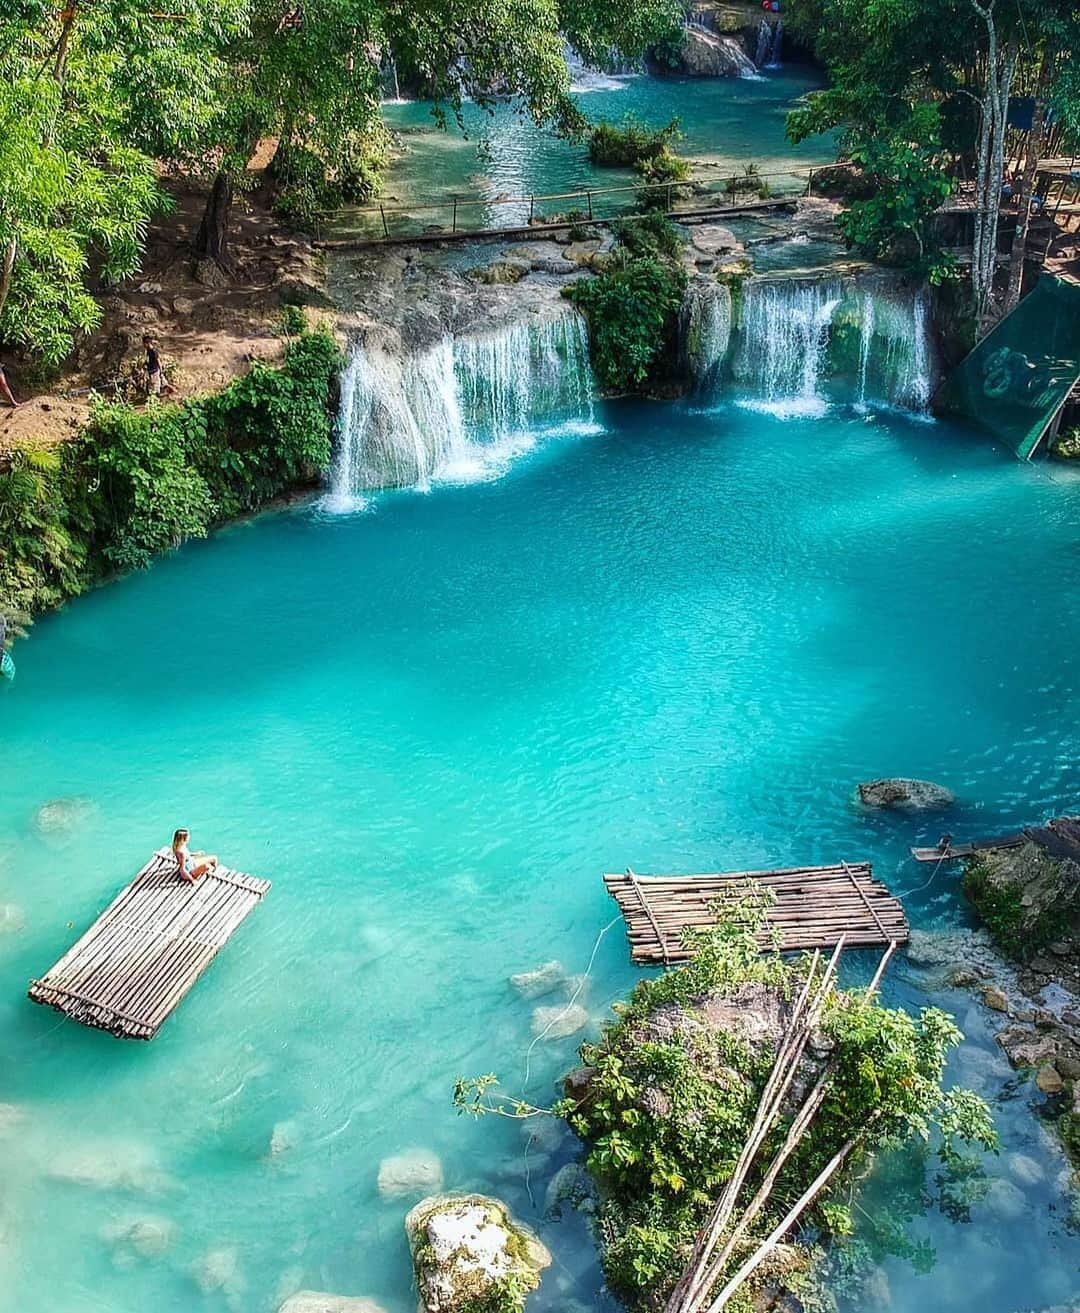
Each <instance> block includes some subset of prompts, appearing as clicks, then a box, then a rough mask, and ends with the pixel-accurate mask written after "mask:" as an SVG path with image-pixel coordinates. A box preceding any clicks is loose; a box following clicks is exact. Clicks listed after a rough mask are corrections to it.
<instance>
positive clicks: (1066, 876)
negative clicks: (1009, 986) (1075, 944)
mask: <svg viewBox="0 0 1080 1313" xmlns="http://www.w3.org/2000/svg"><path fill="white" fill-rule="evenodd" d="M1053 824H1058V822H1053V823H1052V825H1053ZM1051 831H1052V826H1051V827H1047V830H1046V831H1043V832H1042V833H1048V832H1051ZM964 892H965V893H966V894H967V896H968V897H969V898H970V899H971V901H972V903H973V904H974V906H975V908H976V910H978V911H979V912H980V913H982V915H983V916H984V918H985V920H986V922H987V924H988V925H989V926H991V927H993V928H995V932H996V934H997V935H998V938H999V940H1000V942H1001V943H1002V946H1003V947H1004V948H1005V950H1006V951H1007V952H1010V953H1012V954H1014V955H1015V956H1017V957H1021V958H1025V959H1028V965H1029V969H1030V970H1031V971H1032V972H1034V973H1036V974H1037V975H1040V976H1049V977H1059V976H1060V977H1064V976H1067V974H1068V972H1069V969H1070V963H1071V961H1072V954H1071V953H1070V952H1069V951H1068V945H1067V943H1065V941H1064V940H1063V938H1062V932H1063V931H1064V932H1066V933H1071V932H1075V931H1077V930H1080V863H1078V862H1076V861H1073V860H1071V859H1070V858H1068V857H1065V856H1058V855H1056V854H1055V853H1053V852H1051V851H1049V850H1048V849H1047V848H1046V847H1045V846H1043V845H1042V844H1040V843H1035V842H1033V841H1032V840H1031V839H1028V840H1026V841H1025V842H1024V843H1021V844H1018V845H1017V846H1016V847H1012V848H988V849H983V850H981V851H980V852H978V853H976V854H975V855H974V857H972V858H969V860H968V862H967V864H966V868H965V871H964ZM1048 941H1049V942H1053V943H1055V944H1064V946H1065V947H1066V949H1067V952H1066V954H1058V953H1052V954H1045V955H1042V954H1039V953H1038V950H1039V949H1040V948H1041V947H1042V945H1043V944H1046V943H1047V942H1048ZM1035 983H1037V984H1039V985H1043V984H1045V983H1046V982H1045V981H1038V982H1035Z"/></svg>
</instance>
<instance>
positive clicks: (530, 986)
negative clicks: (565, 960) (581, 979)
mask: <svg viewBox="0 0 1080 1313" xmlns="http://www.w3.org/2000/svg"><path fill="white" fill-rule="evenodd" d="M567 979H568V976H567V972H566V968H565V967H564V966H563V964H562V963H561V962H554V961H553V962H545V963H544V964H543V966H538V967H537V968H536V970H535V971H521V972H519V973H518V974H517V975H516V976H511V977H510V988H511V989H513V990H514V991H515V992H516V993H518V994H520V995H521V997H522V998H543V996H544V995H545V994H552V993H554V992H555V990H557V989H560V988H561V987H562V986H563V985H565V984H566V981H567Z"/></svg>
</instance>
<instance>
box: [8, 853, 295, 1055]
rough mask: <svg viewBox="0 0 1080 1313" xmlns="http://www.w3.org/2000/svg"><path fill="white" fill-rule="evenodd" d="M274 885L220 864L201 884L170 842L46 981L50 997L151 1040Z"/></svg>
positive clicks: (75, 1015)
mask: <svg viewBox="0 0 1080 1313" xmlns="http://www.w3.org/2000/svg"><path fill="white" fill-rule="evenodd" d="M269 888H270V881H269V880H257V879H256V878H255V877H254V876H251V875H244V874H242V873H240V872H239V871H230V870H228V869H227V868H226V867H223V866H219V867H218V868H217V869H216V870H215V871H214V872H213V873H212V874H209V875H205V876H203V878H202V879H201V880H199V882H198V883H197V884H194V885H192V884H187V883H185V881H183V880H181V879H180V878H179V876H178V875H177V874H176V862H175V860H174V859H173V856H172V853H171V852H170V851H169V849H168V848H162V849H160V850H159V851H158V852H156V853H155V854H154V856H153V857H152V858H151V859H150V860H149V861H148V862H147V864H146V865H145V866H144V867H143V868H142V870H141V871H140V872H139V874H138V875H137V876H136V877H135V879H134V880H132V882H131V883H130V884H129V885H128V886H127V887H126V888H125V889H123V890H121V892H120V893H119V894H118V895H117V896H116V898H114V899H113V901H112V902H111V903H110V904H109V906H108V907H107V908H106V909H105V911H104V912H102V914H101V915H100V916H99V917H98V919H97V920H96V921H95V922H94V924H93V925H92V926H91V927H90V929H89V930H87V932H86V934H84V935H83V937H82V938H81V939H80V940H79V941H78V942H77V943H76V944H74V945H72V947H71V948H69V949H68V951H67V952H66V953H65V954H64V956H63V957H62V958H61V959H60V961H59V962H57V963H56V965H55V966H54V967H52V968H51V969H50V970H49V971H48V972H46V974H45V975H44V976H42V978H41V979H40V980H35V981H33V982H32V983H31V985H30V990H29V994H30V997H31V998H32V999H33V1001H34V1002H35V1003H47V1004H48V1005H49V1006H50V1007H53V1008H56V1009H57V1011H58V1012H63V1013H65V1014H66V1015H67V1016H69V1017H71V1018H72V1019H73V1020H75V1021H80V1022H82V1024H83V1025H84V1026H94V1027H96V1028H97V1029H98V1030H107V1031H109V1032H110V1034H113V1035H120V1036H123V1037H124V1038H126V1039H153V1038H154V1036H155V1035H156V1034H157V1032H158V1030H159V1028H160V1027H161V1024H162V1023H163V1022H164V1021H165V1019H166V1018H167V1017H168V1016H169V1015H170V1013H171V1012H172V1011H173V1009H174V1008H175V1007H176V1006H177V1004H178V1003H179V1002H180V1000H181V999H182V998H183V997H184V995H185V994H186V993H187V992H188V990H189V989H190V988H191V987H192V985H194V983H195V981H196V980H198V978H199V976H201V975H202V973H203V972H204V971H205V970H206V968H207V967H208V966H209V965H210V963H211V962H212V961H213V959H214V957H215V956H216V954H217V951H218V949H219V948H221V946H222V945H223V944H224V943H225V941H226V940H227V939H228V938H229V936H230V935H231V934H232V933H233V931H234V930H235V929H236V927H237V926H238V925H239V924H240V922H241V921H243V919H244V918H245V917H246V916H247V914H248V913H249V912H250V911H251V910H252V908H254V907H255V906H256V905H257V904H258V903H259V902H260V901H261V900H262V897H263V895H264V894H265V893H266V891H267V890H268V889H269Z"/></svg>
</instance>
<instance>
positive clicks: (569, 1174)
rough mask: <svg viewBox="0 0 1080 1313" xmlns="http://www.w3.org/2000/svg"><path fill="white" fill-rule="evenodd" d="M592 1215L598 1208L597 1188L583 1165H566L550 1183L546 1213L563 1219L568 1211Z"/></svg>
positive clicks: (545, 1203)
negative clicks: (573, 1210)
mask: <svg viewBox="0 0 1080 1313" xmlns="http://www.w3.org/2000/svg"><path fill="white" fill-rule="evenodd" d="M574 1208H576V1209H579V1210H580V1211H581V1212H583V1213H591V1212H593V1211H594V1210H595V1208H596V1187H595V1186H594V1185H593V1180H592V1177H591V1176H590V1175H589V1173H588V1172H587V1171H586V1169H585V1165H584V1164H583V1163H564V1164H563V1166H562V1167H560V1168H559V1170H558V1171H557V1172H556V1173H555V1175H554V1176H553V1177H552V1178H551V1180H550V1181H549V1182H548V1187H547V1190H546V1191H545V1192H544V1212H545V1213H546V1214H547V1215H548V1216H549V1217H561V1216H562V1214H563V1212H564V1211H565V1210H567V1209H574Z"/></svg>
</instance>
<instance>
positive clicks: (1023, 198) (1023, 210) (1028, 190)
mask: <svg viewBox="0 0 1080 1313" xmlns="http://www.w3.org/2000/svg"><path fill="white" fill-rule="evenodd" d="M1047 63H1048V61H1045V60H1044V62H1043V66H1042V70H1041V73H1040V76H1039V90H1038V93H1037V94H1036V96H1035V109H1034V112H1033V113H1032V116H1031V131H1030V132H1029V133H1028V140H1027V155H1026V157H1025V159H1024V176H1023V178H1022V179H1021V182H1020V196H1019V198H1018V200H1017V203H1016V232H1015V233H1014V234H1013V243H1012V250H1011V251H1010V252H1009V285H1008V289H1007V290H1006V292H1005V307H1004V308H1005V313H1006V314H1009V313H1010V311H1013V310H1015V309H1016V307H1017V305H1018V304H1019V302H1020V292H1021V289H1022V287H1023V282H1024V260H1025V258H1026V257H1027V241H1028V228H1029V226H1030V223H1031V198H1032V196H1033V195H1034V194H1035V179H1036V177H1037V176H1038V172H1039V168H1038V165H1039V160H1040V158H1041V157H1042V152H1043V146H1044V144H1045V141H1046V102H1045V101H1044V100H1043V92H1044V89H1045V86H1046V81H1047Z"/></svg>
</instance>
